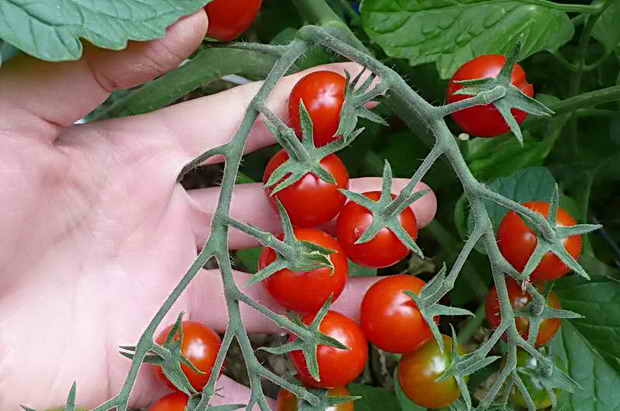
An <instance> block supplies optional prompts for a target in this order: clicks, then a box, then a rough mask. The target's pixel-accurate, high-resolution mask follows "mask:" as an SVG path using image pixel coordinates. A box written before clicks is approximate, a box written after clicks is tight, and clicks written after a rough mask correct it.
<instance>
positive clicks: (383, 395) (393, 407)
mask: <svg viewBox="0 0 620 411" xmlns="http://www.w3.org/2000/svg"><path fill="white" fill-rule="evenodd" d="M347 388H348V389H349V391H350V392H351V395H359V396H360V397H362V398H360V399H359V400H357V401H355V403H354V404H355V411H376V410H381V411H400V410H401V408H400V407H399V405H398V400H397V399H396V397H395V396H394V393H392V392H390V391H388V390H386V389H384V388H377V387H371V386H370V385H364V384H349V385H348V386H347Z"/></svg>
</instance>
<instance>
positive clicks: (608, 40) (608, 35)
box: [592, 2, 620, 52]
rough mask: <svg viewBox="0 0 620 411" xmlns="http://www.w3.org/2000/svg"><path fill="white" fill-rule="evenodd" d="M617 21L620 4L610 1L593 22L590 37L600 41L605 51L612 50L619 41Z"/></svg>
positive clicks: (619, 31)
mask: <svg viewBox="0 0 620 411" xmlns="http://www.w3.org/2000/svg"><path fill="white" fill-rule="evenodd" d="M618 21H620V4H618V2H611V5H610V6H609V7H608V8H607V10H605V12H604V13H603V14H602V15H601V17H600V18H599V19H598V20H597V21H596V24H594V29H593V30H592V37H594V38H595V39H597V40H598V41H600V42H601V43H602V44H603V46H604V47H605V50H606V51H607V52H611V51H613V50H614V49H615V48H616V46H618V42H620V30H618Z"/></svg>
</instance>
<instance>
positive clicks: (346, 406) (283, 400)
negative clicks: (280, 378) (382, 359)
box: [276, 387, 354, 411]
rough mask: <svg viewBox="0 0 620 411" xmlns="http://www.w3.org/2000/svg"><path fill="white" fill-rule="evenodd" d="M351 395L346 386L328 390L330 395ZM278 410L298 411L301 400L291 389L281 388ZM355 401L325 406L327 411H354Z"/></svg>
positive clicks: (277, 403)
mask: <svg viewBox="0 0 620 411" xmlns="http://www.w3.org/2000/svg"><path fill="white" fill-rule="evenodd" d="M349 395H351V393H350V392H349V390H347V388H346V387H336V388H332V389H330V390H328V391H327V396H328V397H347V396H349ZM276 401H277V402H276V411H298V410H299V404H298V402H299V400H298V399H297V397H295V396H294V395H293V394H292V393H291V392H290V391H287V390H285V389H281V390H280V391H278V398H277V400H276ZM353 410H354V406H353V402H341V403H339V404H336V405H332V406H331V407H327V408H325V411H353Z"/></svg>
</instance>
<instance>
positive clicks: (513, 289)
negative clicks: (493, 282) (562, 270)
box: [485, 277, 560, 347]
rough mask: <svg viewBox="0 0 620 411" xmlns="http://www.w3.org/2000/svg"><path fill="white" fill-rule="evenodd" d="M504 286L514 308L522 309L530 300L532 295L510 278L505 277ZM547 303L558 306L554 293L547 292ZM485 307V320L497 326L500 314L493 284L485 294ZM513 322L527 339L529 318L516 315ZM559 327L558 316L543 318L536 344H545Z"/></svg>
mask: <svg viewBox="0 0 620 411" xmlns="http://www.w3.org/2000/svg"><path fill="white" fill-rule="evenodd" d="M506 287H507V288H508V297H509V298H510V305H512V308H514V309H515V310H520V309H522V308H523V307H525V306H526V305H528V304H529V302H530V301H531V300H532V296H531V295H530V294H529V293H527V292H524V291H522V289H521V286H520V285H519V284H518V283H517V282H516V281H515V280H513V279H512V278H509V277H507V278H506ZM547 304H549V306H550V307H551V308H557V309H559V308H560V299H559V298H558V296H557V294H556V293H554V292H551V293H549V296H548V297H547ZM485 309H486V315H487V321H488V322H489V324H490V325H491V327H493V328H497V327H499V324H500V323H501V322H502V316H501V313H500V307H499V299H498V298H497V289H496V288H495V286H493V288H491V290H490V291H489V294H487V299H486V304H485ZM515 323H516V324H517V329H518V330H519V334H521V336H522V337H523V338H525V339H527V336H528V335H529V327H530V320H529V319H527V318H525V317H517V318H515ZM559 329H560V319H559V318H546V319H544V320H543V321H542V323H541V324H540V328H539V329H538V336H537V337H536V346H537V347H540V346H541V345H545V344H547V343H548V342H549V341H550V340H551V339H552V338H553V336H554V335H555V333H557V332H558V330H559Z"/></svg>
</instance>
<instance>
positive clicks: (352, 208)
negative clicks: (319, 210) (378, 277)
mask: <svg viewBox="0 0 620 411" xmlns="http://www.w3.org/2000/svg"><path fill="white" fill-rule="evenodd" d="M363 194H364V195H365V196H366V197H368V198H370V199H371V200H374V201H377V200H379V198H380V197H381V193H380V192H379V191H369V192H366V193H363ZM395 197H396V196H395V195H393V194H392V198H395ZM399 221H400V224H401V225H402V226H403V228H404V229H405V231H406V232H408V233H409V235H410V236H411V237H412V238H413V239H414V240H415V239H416V237H417V236H418V226H417V222H416V218H415V214H414V213H413V211H412V210H411V208H410V207H407V208H405V209H404V210H403V212H402V213H400V216H399ZM371 223H372V213H371V212H370V211H368V209H367V208H366V207H363V206H361V205H359V204H357V203H354V202H353V201H349V202H348V203H347V204H345V206H344V207H343V208H342V210H341V211H340V215H339V216H338V220H337V222H336V236H337V237H338V241H339V242H340V245H342V248H343V249H344V252H345V253H346V254H347V256H348V257H349V258H350V259H351V260H352V261H354V262H355V263H357V264H361V265H365V266H368V267H375V268H380V267H388V266H390V265H392V264H395V263H397V262H399V261H400V260H402V259H403V258H405V257H406V256H407V254H409V249H408V248H407V247H406V246H405V245H404V244H403V243H402V242H401V241H400V240H399V239H398V237H396V235H394V233H392V231H391V230H390V229H389V228H386V227H384V228H383V229H382V230H381V231H379V233H377V235H376V236H375V237H374V238H373V239H372V240H370V241H368V242H367V243H363V244H355V241H357V239H358V238H360V237H361V236H362V234H363V233H364V231H366V228H368V227H369V226H370V224H371Z"/></svg>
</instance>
